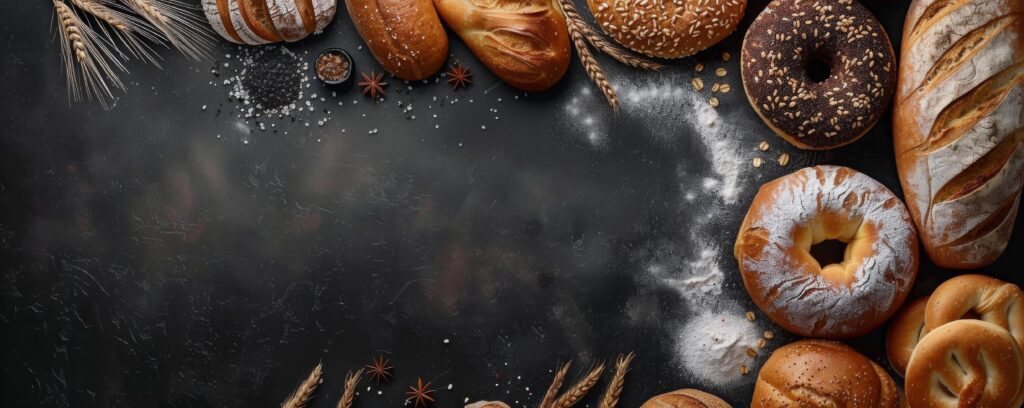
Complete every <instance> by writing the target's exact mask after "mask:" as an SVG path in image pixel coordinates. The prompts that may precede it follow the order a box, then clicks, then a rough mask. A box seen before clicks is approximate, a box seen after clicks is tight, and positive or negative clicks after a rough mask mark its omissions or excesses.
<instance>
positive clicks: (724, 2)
mask: <svg viewBox="0 0 1024 408" xmlns="http://www.w3.org/2000/svg"><path fill="white" fill-rule="evenodd" d="M587 5H589V6H590V12H591V13H592V14H593V15H594V20H595V21H597V25H598V26H600V27H601V29H602V30H604V32H605V33H608V35H609V36H611V37H612V38H613V39H614V40H615V41H618V42H619V44H622V45H624V46H626V47H627V48H629V49H632V50H633V51H636V52H639V53H641V54H646V55H650V56H652V57H660V58H680V57H685V56H688V55H692V54H695V53H697V52H698V51H700V50H703V49H705V48H708V47H710V46H712V45H714V44H715V43H717V42H719V41H722V39H724V38H725V37H727V36H728V35H729V34H731V33H732V32H733V31H735V30H736V25H737V24H739V22H740V20H742V19H743V10H744V9H745V8H747V1H746V0H587Z"/></svg>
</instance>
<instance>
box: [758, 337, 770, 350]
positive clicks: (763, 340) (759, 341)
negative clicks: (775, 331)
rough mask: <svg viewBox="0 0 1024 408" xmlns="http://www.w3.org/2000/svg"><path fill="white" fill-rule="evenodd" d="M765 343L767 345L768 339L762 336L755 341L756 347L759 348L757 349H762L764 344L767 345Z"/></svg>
mask: <svg viewBox="0 0 1024 408" xmlns="http://www.w3.org/2000/svg"><path fill="white" fill-rule="evenodd" d="M767 345H768V340H765V339H764V338H761V339H760V340H758V341H757V348H759V349H763V348H764V346H767Z"/></svg>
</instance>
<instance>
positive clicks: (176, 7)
mask: <svg viewBox="0 0 1024 408" xmlns="http://www.w3.org/2000/svg"><path fill="white" fill-rule="evenodd" d="M121 1H123V2H124V3H125V4H126V5H127V6H128V7H129V8H131V9H132V10H133V11H135V12H136V13H138V14H139V15H140V16H142V17H143V18H144V19H146V21H148V22H149V23H150V24H152V25H153V27H154V28H156V30H157V31H159V32H160V33H161V34H162V35H163V36H164V38H166V39H167V41H169V42H170V43H171V45H174V47H176V48H177V49H178V50H180V51H181V52H182V53H183V54H185V55H186V56H188V57H189V58H193V59H197V60H198V59H204V58H206V57H207V53H208V51H209V49H210V47H211V45H212V43H213V38H212V37H210V34H209V31H208V30H207V29H206V21H205V20H203V19H201V18H200V17H199V16H197V15H196V14H195V13H194V10H193V9H194V7H192V6H189V5H187V4H185V3H181V2H179V1H177V0H121Z"/></svg>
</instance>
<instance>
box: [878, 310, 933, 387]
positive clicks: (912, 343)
mask: <svg viewBox="0 0 1024 408" xmlns="http://www.w3.org/2000/svg"><path fill="white" fill-rule="evenodd" d="M927 305H928V297H927V296H926V297H923V298H918V299H914V301H912V302H907V304H905V305H903V308H902V309H900V311H899V312H897V313H896V317H893V318H892V320H891V321H890V322H889V330H888V331H887V332H886V333H885V354H886V355H888V356H889V364H891V365H892V368H893V370H896V372H897V373H899V374H900V375H904V373H906V372H907V364H909V363H910V355H911V354H912V353H913V352H914V347H917V342H918V341H920V340H921V336H924V311H925V306H927Z"/></svg>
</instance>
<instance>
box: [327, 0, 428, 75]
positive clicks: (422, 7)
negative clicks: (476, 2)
mask: <svg viewBox="0 0 1024 408" xmlns="http://www.w3.org/2000/svg"><path fill="white" fill-rule="evenodd" d="M345 5H346V7H348V13H349V15H351V16H352V22H353V23H354V24H355V26H356V30H358V31H359V35H360V36H361V37H363V41H366V45H367V47H368V48H369V49H370V53H372V54H373V57H374V58H376V59H377V62H380V65H381V66H383V67H384V69H385V70H386V71H388V72H390V73H392V74H394V75H395V76H397V77H399V78H401V79H404V80H407V81H415V80H420V79H423V78H426V77H429V76H431V75H434V73H436V72H437V71H438V70H440V69H441V66H442V65H444V61H445V60H446V59H448V34H447V33H445V31H444V27H443V26H442V25H441V19H440V18H438V16H437V10H435V9H434V4H433V3H431V1H430V0H345Z"/></svg>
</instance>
